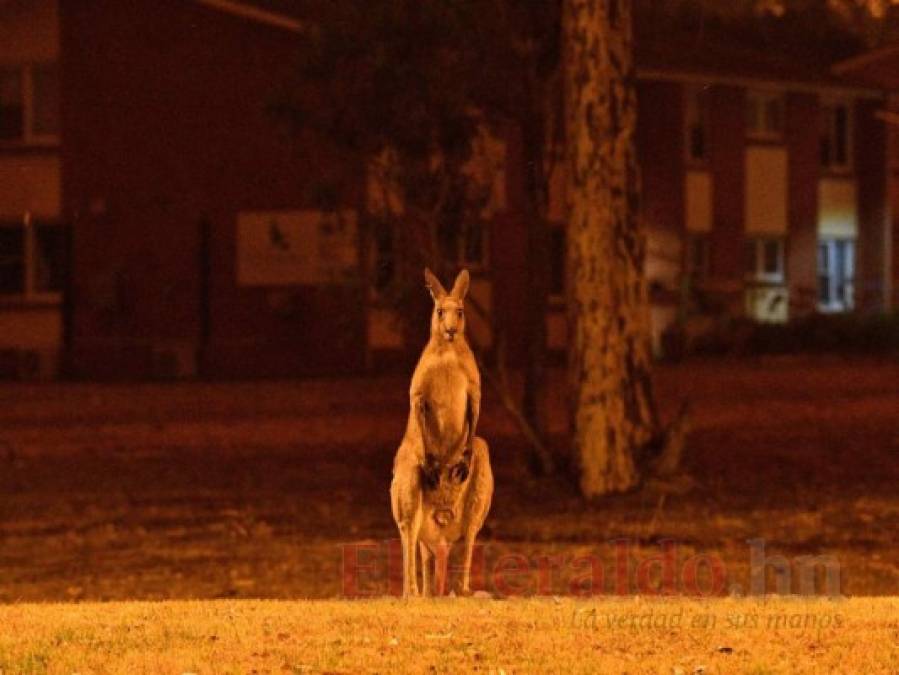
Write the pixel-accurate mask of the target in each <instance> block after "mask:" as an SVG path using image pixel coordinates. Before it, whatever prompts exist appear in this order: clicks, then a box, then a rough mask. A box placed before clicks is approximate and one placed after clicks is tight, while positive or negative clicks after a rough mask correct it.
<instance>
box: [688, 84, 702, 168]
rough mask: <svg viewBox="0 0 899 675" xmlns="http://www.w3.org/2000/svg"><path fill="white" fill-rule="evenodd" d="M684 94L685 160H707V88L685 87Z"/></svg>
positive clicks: (699, 161)
mask: <svg viewBox="0 0 899 675" xmlns="http://www.w3.org/2000/svg"><path fill="white" fill-rule="evenodd" d="M685 95H686V111H685V126H686V129H685V131H686V144H687V160H688V161H690V162H693V163H702V162H705V161H707V160H708V90H707V89H706V88H700V87H687V88H686V90H685Z"/></svg>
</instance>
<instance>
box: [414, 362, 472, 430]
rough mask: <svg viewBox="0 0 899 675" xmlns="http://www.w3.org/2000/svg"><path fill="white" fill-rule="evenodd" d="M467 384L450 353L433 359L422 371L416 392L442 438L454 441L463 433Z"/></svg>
mask: <svg viewBox="0 0 899 675" xmlns="http://www.w3.org/2000/svg"><path fill="white" fill-rule="evenodd" d="M468 386H469V382H468V375H467V373H466V372H465V370H464V368H463V367H462V365H461V363H460V362H459V360H458V359H457V358H454V356H453V355H450V356H441V357H437V358H435V359H433V360H432V361H431V362H430V363H428V364H426V366H425V368H424V369H423V371H422V373H421V381H420V384H419V387H420V388H419V391H420V393H421V394H422V395H423V396H424V399H425V400H426V401H427V404H428V411H429V414H430V415H431V416H432V417H433V420H434V423H435V424H436V427H437V430H438V432H439V434H440V436H441V437H442V438H444V439H447V440H450V439H453V440H455V439H458V438H459V437H460V436H461V434H462V433H464V432H465V429H466V427H465V424H466V413H467V406H468Z"/></svg>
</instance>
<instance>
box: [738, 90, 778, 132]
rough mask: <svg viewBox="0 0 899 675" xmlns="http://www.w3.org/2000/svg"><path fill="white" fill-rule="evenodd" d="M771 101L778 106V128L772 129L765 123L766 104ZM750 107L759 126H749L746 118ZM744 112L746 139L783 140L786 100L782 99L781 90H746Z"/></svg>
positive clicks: (766, 118) (766, 117) (766, 114)
mask: <svg viewBox="0 0 899 675" xmlns="http://www.w3.org/2000/svg"><path fill="white" fill-rule="evenodd" d="M772 103H774V104H777V105H778V106H779V108H780V128H779V129H772V128H769V127H768V125H767V122H768V106H770V105H771V104H772ZM750 108H752V109H753V113H754V116H755V117H756V119H757V120H758V121H759V122H760V124H761V126H760V127H751V126H750V125H749V119H748V118H749V112H750ZM744 114H745V115H746V138H747V139H748V140H751V141H761V142H765V143H781V142H783V140H784V136H785V127H786V101H785V100H784V95H783V92H778V91H771V90H768V89H749V90H747V91H746V107H745V111H744Z"/></svg>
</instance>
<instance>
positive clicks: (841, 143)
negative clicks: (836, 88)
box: [821, 103, 852, 171]
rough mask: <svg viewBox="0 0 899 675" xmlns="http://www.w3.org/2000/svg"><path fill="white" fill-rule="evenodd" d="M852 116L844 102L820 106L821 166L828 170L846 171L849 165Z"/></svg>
mask: <svg viewBox="0 0 899 675" xmlns="http://www.w3.org/2000/svg"><path fill="white" fill-rule="evenodd" d="M851 127H852V116H851V114H850V111H849V106H848V105H846V104H845V103H830V104H826V105H824V106H822V108H821V166H822V167H823V168H824V169H826V170H828V171H848V170H849V168H850V165H851V161H850V156H851V140H850V139H851Z"/></svg>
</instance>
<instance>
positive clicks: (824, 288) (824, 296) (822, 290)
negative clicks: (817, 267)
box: [818, 274, 830, 305]
mask: <svg viewBox="0 0 899 675" xmlns="http://www.w3.org/2000/svg"><path fill="white" fill-rule="evenodd" d="M818 302H820V303H821V304H822V305H829V304H830V277H828V276H827V275H826V274H819V275H818Z"/></svg>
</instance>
